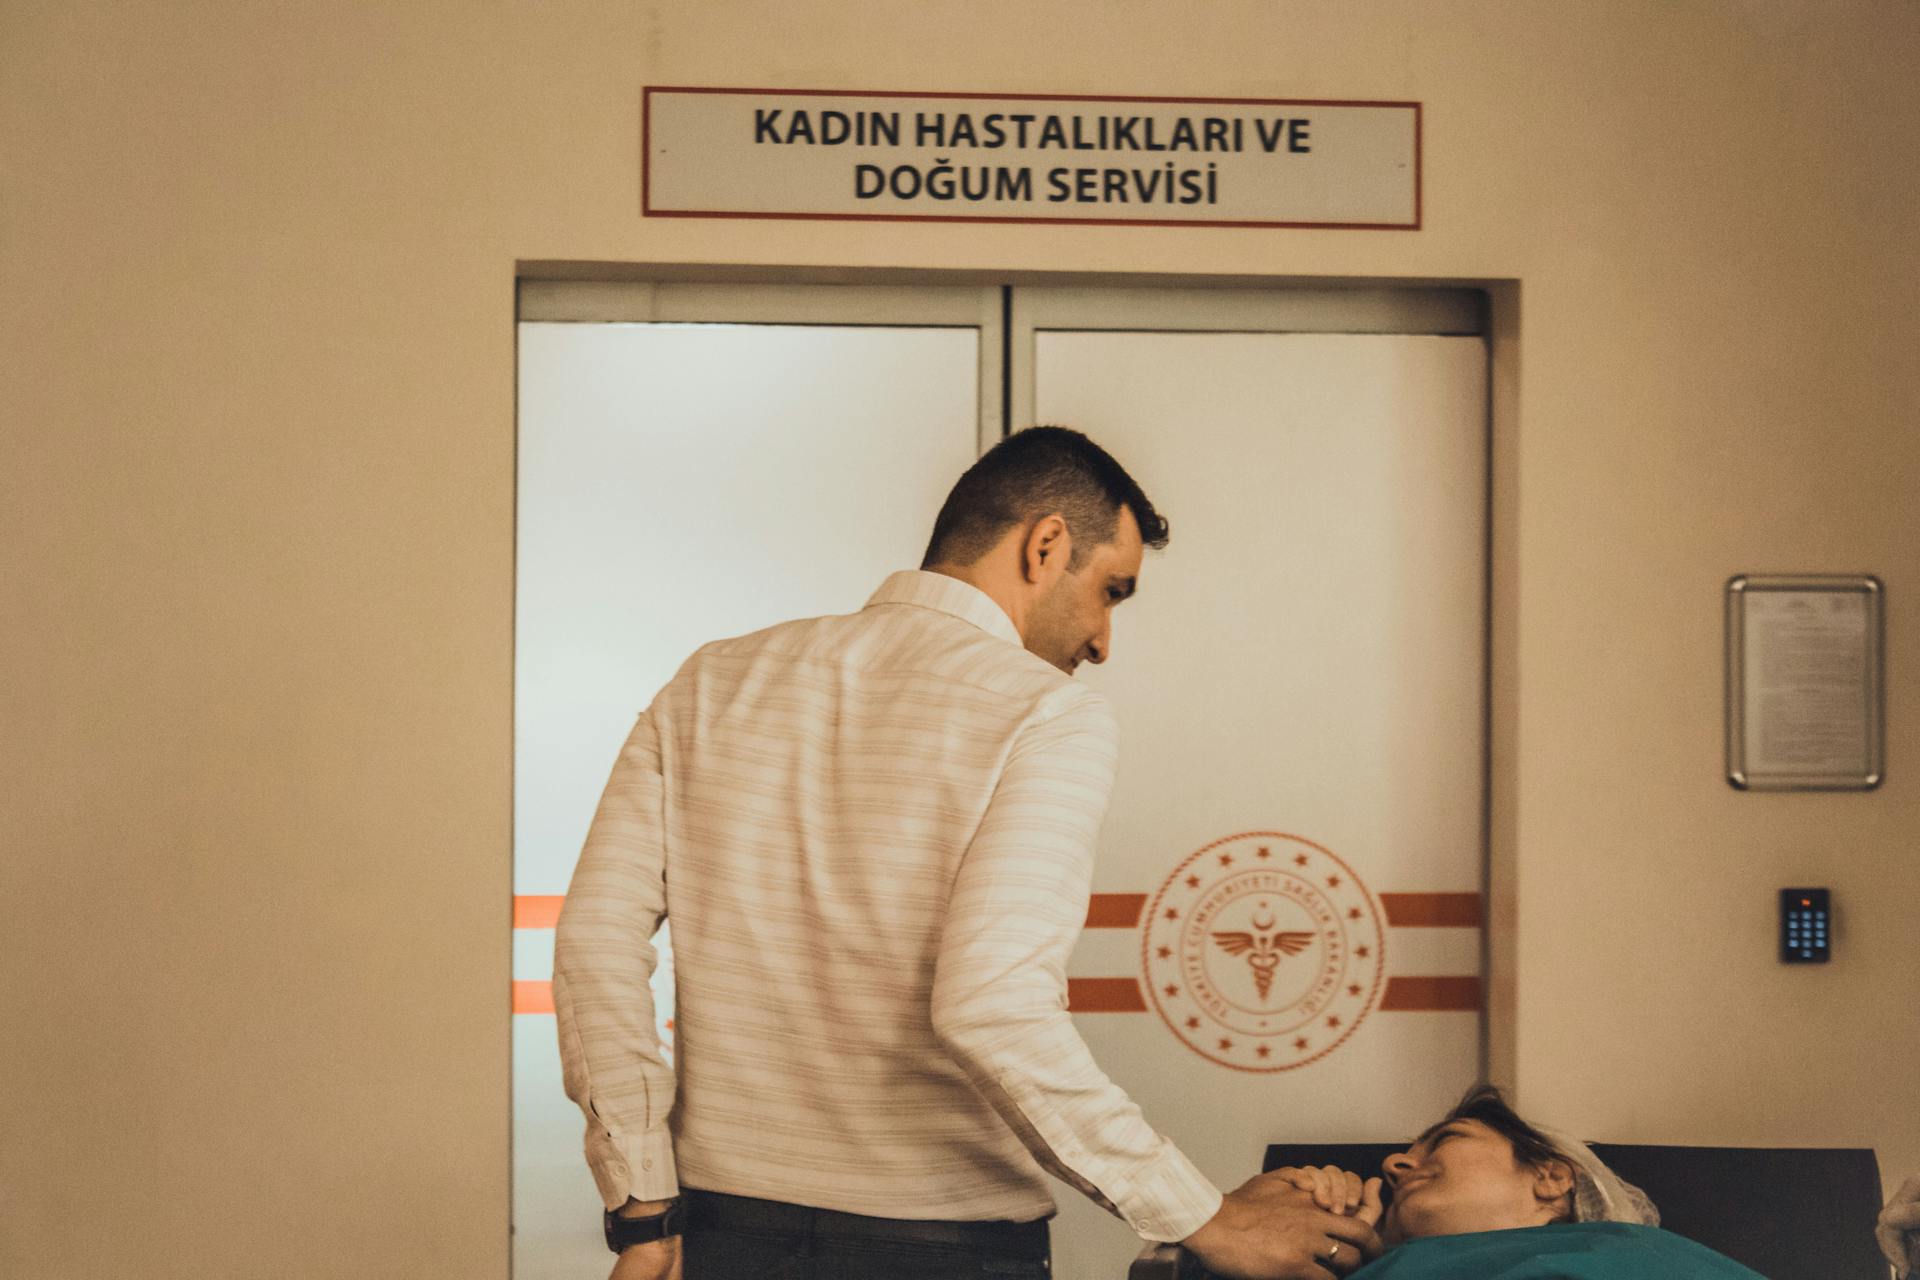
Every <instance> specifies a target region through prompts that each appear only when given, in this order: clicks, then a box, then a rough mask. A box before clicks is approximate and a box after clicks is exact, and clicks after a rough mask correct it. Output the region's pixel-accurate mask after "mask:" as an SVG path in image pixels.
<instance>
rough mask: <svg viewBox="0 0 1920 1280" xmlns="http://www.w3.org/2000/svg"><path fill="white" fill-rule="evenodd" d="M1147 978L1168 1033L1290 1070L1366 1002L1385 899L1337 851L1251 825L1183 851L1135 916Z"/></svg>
mask: <svg viewBox="0 0 1920 1280" xmlns="http://www.w3.org/2000/svg"><path fill="white" fill-rule="evenodd" d="M1141 939H1142V946H1143V948H1144V959H1145V969H1146V987H1147V990H1148V991H1149V992H1151V993H1152V999H1153V1004H1154V1007H1155V1008H1156V1009H1158V1010H1159V1012H1160V1016H1161V1017H1162V1018H1163V1019H1165V1020H1166V1023H1167V1025H1168V1026H1169V1027H1171V1028H1172V1029H1173V1033H1174V1034H1175V1035H1177V1036H1179V1037H1180V1039H1181V1041H1182V1042H1183V1043H1184V1044H1186V1046H1187V1047H1188V1048H1190V1049H1192V1050H1193V1051H1194V1052H1195V1053H1197V1054H1199V1055H1200V1056H1201V1057H1203V1058H1207V1059H1210V1060H1212V1061H1214V1062H1217V1063H1219V1064H1220V1065H1221V1066H1225V1067H1232V1068H1234V1069H1235V1070H1238V1071H1286V1070H1288V1069H1289V1068H1292V1067H1301V1066H1305V1065H1306V1064H1307V1063H1309V1062H1312V1061H1314V1060H1315V1059H1317V1058H1322V1057H1325V1056H1326V1055H1327V1054H1329V1053H1332V1052H1333V1051H1334V1050H1335V1049H1337V1048H1339V1047H1340V1045H1341V1043H1342V1042H1343V1041H1345V1040H1346V1038H1347V1037H1348V1036H1350V1035H1352V1034H1353V1029H1354V1028H1355V1027H1356V1026H1358V1025H1360V1020H1361V1019H1362V1018H1364V1017H1366V1015H1367V1011H1368V1010H1369V1009H1371V1008H1372V1007H1373V1001H1374V996H1375V995H1376V994H1377V993H1378V991H1379V987H1380V980H1381V978H1380V975H1381V973H1382V972H1383V969H1382V964H1381V961H1382V959H1383V957H1382V955H1381V949H1382V943H1383V942H1384V941H1385V939H1386V931H1385V930H1384V929H1383V928H1382V927H1381V918H1380V909H1379V907H1378V906H1377V905H1376V904H1375V902H1374V900H1373V895H1372V894H1371V893H1369V892H1367V887H1366V886H1365V885H1364V884H1362V883H1361V882H1360V878H1359V877H1358V876H1356V875H1354V873H1353V868H1352V867H1349V866H1348V865H1347V864H1346V863H1344V862H1342V861H1341V860H1340V859H1339V858H1338V857H1336V856H1334V854H1333V852H1332V851H1331V850H1328V849H1324V848H1322V847H1321V846H1319V845H1317V844H1315V843H1313V842H1312V841H1311V840H1303V839H1301V838H1300V837H1299V836H1290V835H1285V834H1283V833H1281V832H1278V831H1249V832H1243V833H1242V834H1240V835H1236V836H1228V837H1227V838H1226V839H1224V840H1216V841H1214V842H1213V843H1212V844H1210V845H1207V846H1206V847H1205V848H1203V849H1201V850H1199V851H1198V852H1196V853H1194V854H1192V855H1191V856H1189V857H1188V858H1187V859H1186V861H1184V862H1182V863H1181V864H1180V865H1179V867H1178V868H1176V869H1175V870H1174V873H1173V874H1172V875H1171V876H1169V877H1168V878H1167V882H1166V883H1165V884H1163V885H1161V886H1160V891H1159V892H1158V893H1156V894H1154V896H1153V900H1152V902H1151V903H1150V904H1149V905H1148V908H1147V914H1146V917H1145V919H1144V920H1143V921H1142V927H1141Z"/></svg>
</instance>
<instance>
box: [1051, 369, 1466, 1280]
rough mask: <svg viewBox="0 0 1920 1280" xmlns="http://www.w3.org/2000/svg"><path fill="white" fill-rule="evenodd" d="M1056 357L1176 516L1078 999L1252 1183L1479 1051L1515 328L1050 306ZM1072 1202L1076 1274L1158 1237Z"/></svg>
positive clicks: (1134, 639)
mask: <svg viewBox="0 0 1920 1280" xmlns="http://www.w3.org/2000/svg"><path fill="white" fill-rule="evenodd" d="M1035 356H1036V367H1037V370H1038V373H1037V378H1036V388H1035V404H1036V406H1037V408H1038V415H1037V416H1038V417H1039V418H1040V419H1041V420H1042V421H1050V422H1062V423H1067V424H1070V425H1075V426H1079V427H1083V428H1084V429H1085V430H1087V431H1088V432H1089V433H1090V434H1092V435H1093V436H1094V437H1095V438H1096V439H1097V440H1099V441H1100V442H1101V443H1102V444H1104V445H1106V446H1107V447H1108V448H1109V449H1111V450H1112V451H1113V452H1114V454H1115V455H1116V456H1117V457H1119V458H1120V459H1121V461H1122V462H1123V463H1124V464H1125V465H1126V466H1127V467H1128V469H1129V470H1130V471H1132V472H1133V474H1134V475H1135V476H1137V477H1138V478H1139V479H1140V481H1141V483H1142V485H1143V486H1144V487H1145V489H1146V490H1147V492H1148V493H1149V494H1150V495H1151V496H1152V497H1153V499H1154V501H1155V502H1156V504H1158V505H1159V506H1160V507H1161V508H1162V509H1163V510H1164V511H1165V513H1166V514H1167V515H1168V517H1169V518H1170V520H1171V521H1172V526H1173V542H1172V545H1171V546H1170V547H1169V548H1168V550H1167V551H1166V552H1164V553H1161V554H1152V553H1150V554H1149V555H1148V558H1147V563H1146V567H1145V570H1144V572H1143V574H1142V578H1141V589H1140V595H1139V597H1138V599H1136V600H1135V601H1133V602H1131V603H1129V604H1127V605H1125V606H1124V607H1122V608H1121V609H1120V610H1119V612H1118V613H1117V614H1116V615H1115V623H1114V636H1113V656H1112V658H1111V660H1110V661H1109V662H1108V663H1107V664H1106V665H1104V666H1101V667H1096V668H1083V669H1082V678H1083V679H1086V680H1087V681H1088V682H1089V683H1091V684H1093V685H1095V686H1096V687H1098V688H1100V689H1101V690H1102V691H1103V692H1105V693H1107V694H1108V695H1109V696H1110V697H1111V698H1112V699H1113V701H1114V703H1115V706H1116V709H1117V711H1118V714H1119V718H1120V726H1121V770H1120V775H1119V779H1118V782H1117V785H1116V788H1115V795H1114V800H1113V805H1112V808H1111V810H1110V811H1109V814H1108V817H1107V822H1106V825H1105V827H1104V829H1103V833H1102V837H1101V850H1100V861H1099V866H1098V871H1097V873H1096V880H1095V891H1096V899H1095V908H1096V910H1095V917H1094V927H1091V928H1089V929H1088V930H1087V931H1086V933H1085V934H1083V936H1082V939H1081V942H1080V944H1079V946H1078V947H1077V948H1076V950H1075V952H1074V956H1073V961H1072V965H1071V968H1070V971H1069V972H1070V976H1071V977H1072V978H1073V979H1074V980H1075V982H1076V984H1077V987H1078V990H1079V991H1081V992H1084V993H1086V994H1087V996H1088V999H1087V1000H1081V999H1078V998H1076V1000H1075V1002H1074V1004H1075V1020H1076V1022H1077V1024H1078V1025H1079V1027H1080V1029H1081V1032H1082V1034H1083V1035H1084V1036H1085V1037H1086V1039H1087V1042H1088V1043H1089V1044H1090V1045H1091V1046H1092V1048H1093V1051H1094V1055H1095V1057H1096V1058H1097V1060H1098V1061H1099V1062H1100V1063H1101V1065H1102V1066H1103V1067H1105V1068H1106V1069H1107V1071H1108V1072H1109V1073H1110V1074H1111V1075H1112V1076H1113V1077H1114V1078H1115V1079H1116V1080H1117V1081H1118V1082H1119V1083H1120V1084H1121V1085H1122V1086H1123V1087H1125V1088H1126V1089H1127V1090H1128V1092H1129V1093H1130V1094H1131V1095H1132V1096H1133V1098H1134V1100H1135V1101H1137V1102H1138V1103H1140V1104H1141V1106H1142V1108H1143V1109H1144V1110H1145V1112H1146V1115H1147V1117H1148V1118H1149V1119H1150V1120H1151V1121H1152V1122H1153V1123H1154V1124H1155V1125H1156V1126H1158V1127H1159V1128H1161V1129H1162V1131H1163V1132H1166V1133H1167V1134H1168V1135H1169V1136H1171V1137H1172V1138H1174V1139H1175V1140H1176V1141H1177V1142H1178V1143H1179V1144H1180V1146H1181V1147H1182V1149H1183V1150H1185V1151H1186V1152H1187V1154H1188V1155H1190V1156H1192V1157H1193V1158H1194V1159H1195V1160H1196V1162H1197V1163H1198V1164H1199V1165H1200V1166H1201V1168H1202V1169H1204V1170H1205V1171H1206V1172H1207V1173H1208V1174H1209V1175H1210V1176H1212V1177H1213V1178H1214V1179H1215V1180H1216V1181H1217V1182H1219V1183H1220V1184H1221V1185H1222V1186H1232V1185H1235V1184H1237V1183H1238V1182H1240V1181H1241V1180H1243V1179H1244V1178H1246V1177H1247V1176H1249V1175H1250V1174H1252V1173H1254V1172H1257V1171H1258V1169H1259V1167H1260V1161H1261V1157H1262V1154H1263V1152H1264V1148H1265V1145H1266V1144H1267V1143H1268V1142H1270V1141H1274V1140H1278V1139H1281V1138H1290V1139H1297V1140H1309V1139H1352V1140H1365V1139H1382V1140H1385V1139H1394V1138H1398V1137H1403V1136H1409V1135H1411V1134H1412V1133H1413V1132H1414V1131H1416V1130H1417V1129H1419V1128H1420V1127H1422V1126H1423V1125H1424V1124H1426V1123H1427V1122H1429V1121H1431V1120H1432V1119H1434V1118H1435V1117H1436V1116H1437V1115H1438V1114H1439V1113H1440V1112H1441V1111H1442V1110H1443V1109H1444V1108H1445V1106H1446V1105H1447V1104H1448V1103H1450V1102H1451V1101H1452V1100H1453V1099H1454V1098H1455V1097H1457V1096H1458V1094H1459V1092H1460V1090H1461V1089H1462V1088H1464V1087H1465V1086H1466V1085H1467V1084H1469V1083H1470V1082H1471V1081H1472V1080H1473V1079H1474V1076H1475V1074H1476V1071H1477V1068H1478V1061H1479V1042H1480V1018H1479V1013H1478V996H1477V981H1478V977H1479V974H1480V934H1479V929H1478V928H1477V927H1476V926H1477V919H1478V906H1479V903H1478V895H1479V892H1480V886H1481V874H1482V866H1483V854H1482V850H1483V846H1484V837H1483V832H1482V818H1481V804H1482V795H1483V772H1484V764H1483V730H1482V716H1483V708H1484V689H1483V676H1482V671H1483V634H1484V627H1485V599H1484V581H1485V567H1484V566H1485V527H1486V524H1485V498H1484V494H1485V477H1486V452H1485V450H1486V445H1485V439H1486V437H1485V422H1486V410H1485V403H1486V393H1485V375H1484V369H1485V359H1486V354H1485V347H1484V346H1483V345H1482V343H1481V342H1480V340H1479V339H1477V338H1452V337H1447V338H1442V337H1410V336H1380V335H1352V334H1260V333H1118V332H1115V333H1101V332H1042V333H1039V334H1037V335H1036V336H1035ZM1203 851H1204V852H1203ZM1103 904H1104V905H1103ZM1169 913H1172V914H1171V915H1170V914H1169ZM1269 944H1272V945H1269ZM1122 997H1124V998H1122ZM1096 998H1097V999H1096ZM1100 1002H1104V1006H1105V1007H1104V1009H1100V1010H1098V1011H1096V1010H1095V1009H1094V1007H1093V1006H1094V1005H1095V1004H1096V1003H1100ZM1058 1198H1059V1200H1060V1203H1061V1216H1060V1218H1059V1220H1058V1221H1057V1223H1056V1226H1055V1232H1054V1256H1055V1260H1056V1267H1057V1272H1058V1274H1059V1275H1061V1276H1062V1277H1064V1278H1066V1280H1110V1278H1111V1277H1114V1276H1119V1275H1124V1274H1125V1271H1126V1261H1127V1258H1128V1257H1130V1256H1131V1255H1132V1253H1133V1252H1135V1251H1136V1250H1137V1248H1138V1244H1137V1241H1135V1239H1134V1237H1133V1234H1132V1232H1131V1231H1129V1230H1128V1229H1127V1228H1126V1227H1125V1226H1123V1225H1120V1224H1118V1223H1115V1222H1114V1221H1113V1220H1112V1219H1110V1218H1108V1217H1107V1216H1106V1215H1104V1214H1103V1213H1101V1212H1100V1211H1099V1210H1097V1209H1094V1208H1092V1207H1091V1206H1089V1205H1088V1204H1087V1203H1086V1202H1085V1201H1084V1200H1082V1199H1081V1198H1080V1197H1077V1196H1072V1195H1064V1194H1063V1195H1061V1196H1059V1197H1058Z"/></svg>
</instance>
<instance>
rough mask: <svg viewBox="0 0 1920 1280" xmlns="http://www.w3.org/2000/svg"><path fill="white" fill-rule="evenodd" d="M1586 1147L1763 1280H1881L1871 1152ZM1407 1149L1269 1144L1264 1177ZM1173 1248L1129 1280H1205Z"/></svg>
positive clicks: (1689, 1232) (1154, 1250)
mask: <svg viewBox="0 0 1920 1280" xmlns="http://www.w3.org/2000/svg"><path fill="white" fill-rule="evenodd" d="M1592 1146H1593V1149H1594V1151H1595V1152H1596V1153H1598V1154H1599V1156H1600V1158H1601V1159H1602V1160H1605V1161H1606V1162H1607V1164H1608V1165H1609V1166H1610V1167H1611V1168H1612V1169H1613V1170H1614V1172H1616V1173H1618V1174H1619V1175H1620V1176H1621V1177H1623V1178H1625V1179H1626V1180H1627V1181H1629V1182H1632V1183H1635V1184H1637V1185H1638V1186H1640V1187H1641V1188H1642V1189H1643V1190H1645V1191H1646V1193H1647V1194H1648V1195H1649V1196H1651V1197H1653V1202H1654V1203H1655V1204H1656V1205H1658V1206H1659V1207H1660V1219H1661V1222H1660V1225H1661V1226H1663V1227H1665V1228H1666V1229H1667V1230H1669V1231H1672V1232H1675V1233H1677V1234H1679V1235H1683V1236H1686V1237H1687V1238H1688V1239H1691V1240H1696V1241H1698V1242H1699V1243H1701V1244H1704V1245H1706V1246H1708V1247H1709V1248H1712V1249H1716V1250H1718V1251H1719V1252H1721V1253H1724V1254H1725V1255H1727V1256H1728V1257H1729V1258H1732V1259H1733V1260H1734V1261H1736V1262H1739V1263H1742V1264H1744V1265H1746V1266H1748V1267H1751V1268H1752V1269H1753V1270H1755V1271H1758V1272H1759V1273H1760V1274H1761V1275H1763V1276H1766V1277H1768V1280H1888V1276H1889V1274H1890V1273H1889V1271H1888V1268H1887V1263H1886V1260H1885V1259H1884V1258H1882V1257H1881V1256H1880V1251H1879V1249H1878V1248H1877V1247H1876V1246H1875V1244H1874V1240H1873V1224H1874V1219H1875V1217H1876V1216H1877V1215H1878V1214H1879V1211H1880V1201H1881V1189H1880V1166H1879V1161H1878V1160H1877V1159H1876V1158H1875V1156H1874V1153H1873V1151H1872V1149H1871V1148H1845V1147H1817V1148H1805V1147H1655V1146H1633V1145H1622V1144H1617V1143H1604V1142H1596V1143H1593V1144H1592ZM1405 1149H1406V1144H1405V1143H1397V1144H1395V1143H1275V1144H1273V1145H1272V1146H1270V1147H1268V1148H1267V1156H1266V1160H1265V1161H1264V1162H1263V1164H1262V1165H1261V1168H1262V1169H1263V1170H1272V1169H1279V1168H1283V1167H1287V1166H1294V1167H1310V1166H1315V1165H1327V1164H1331V1165H1338V1166H1339V1167H1340V1168H1343V1169H1352V1170H1354V1171H1355V1172H1359V1173H1365V1174H1372V1173H1376V1172H1378V1171H1379V1168H1380V1162H1381V1161H1382V1160H1384V1159H1385V1158H1386V1157H1387V1156H1389V1155H1391V1154H1392V1153H1393V1152H1395V1151H1402V1150H1405ZM1207 1276H1208V1272H1207V1270H1206V1269H1205V1268H1204V1267H1202V1266H1201V1265H1200V1263H1199V1260H1198V1259H1196V1258H1195V1257H1193V1256H1192V1255H1191V1254H1189V1253H1187V1252H1186V1251H1185V1250H1184V1249H1182V1248H1180V1246H1178V1245H1154V1246H1150V1247H1148V1248H1147V1249H1146V1250H1145V1251H1144V1252H1142V1253H1141V1254H1140V1256H1139V1257H1138V1258H1136V1259H1134V1262H1133V1265H1132V1267H1131V1268H1130V1269H1129V1270H1128V1272H1127V1280H1206V1277H1207Z"/></svg>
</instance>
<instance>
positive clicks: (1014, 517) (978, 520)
mask: <svg viewBox="0 0 1920 1280" xmlns="http://www.w3.org/2000/svg"><path fill="white" fill-rule="evenodd" d="M1121 507H1125V508H1127V509H1128V510H1129V511H1131V512H1133V518H1134V520H1135V521H1137V522H1138V523H1139V525H1140V539H1141V541H1142V542H1144V543H1146V545H1148V546H1150V547H1153V548H1154V549H1155V550H1158V549H1159V548H1161V547H1164V546H1166V545H1167V539H1168V528H1167V521H1166V518H1165V517H1164V516H1162V515H1161V514H1160V513H1159V512H1157V511H1155V510H1154V509H1153V504H1152V503H1151V502H1149V501H1147V495H1146V494H1145V493H1143V492H1142V491H1141V489H1140V485H1139V484H1138V482H1136V481H1135V480H1134V478H1133V477H1132V476H1130V475H1128V474H1127V472H1126V468H1124V467H1122V466H1121V465H1120V464H1119V463H1118V462H1116V461H1114V459H1113V455H1112V454H1110V453H1108V452H1107V451H1106V450H1105V449H1102V448H1101V447H1100V446H1099V445H1097V444H1095V443H1094V442H1093V441H1091V440H1089V439H1087V437H1086V436H1084V435H1082V434H1081V433H1080V432H1078V431H1073V430H1070V429H1068V428H1066V427H1029V428H1027V429H1026V430H1025V431H1021V432H1017V433H1015V434H1013V435H1010V436H1008V437H1007V438H1006V439H1005V440H1002V441H1001V442H1000V443H999V444H997V445H995V446H993V448H991V449H989V450H987V452H986V453H985V454H984V455H982V456H981V458H980V461H978V462H976V463H974V464H973V465H972V466H971V467H968V468H967V470H966V474H964V475H962V476H961V477H960V479H959V480H958V481H956V482H955V483H954V486H953V491H952V492H951V493H949V494H948V495H947V501H946V504H945V505H944V506H942V507H941V508H940V515H939V518H938V519H936V520H935V521H934V522H933V537H932V538H931V539H930V540H929V541H928V543H927V554H926V557H925V558H924V559H923V560H922V561H921V567H922V568H926V567H928V566H930V565H936V564H955V565H964V564H972V563H973V562H974V561H976V560H978V559H979V558H980V557H981V556H983V555H985V554H986V553H987V552H989V551H991V550H992V549H993V547H994V544H995V543H997V542H999V541H1000V539H1001V538H1003V537H1005V536H1006V532H1007V529H1008V528H1009V527H1011V526H1013V525H1019V524H1026V523H1028V522H1029V521H1033V520H1038V519H1040V518H1042V517H1043V516H1048V515H1052V514H1053V513H1054V512H1056V511H1057V512H1059V513H1060V515H1061V517H1062V518H1063V519H1065V520H1066V522H1067V532H1068V533H1070V534H1072V535H1073V555H1072V556H1071V557H1069V558H1068V561H1067V568H1068V569H1069V570H1075V569H1078V568H1079V567H1080V565H1081V563H1082V562H1083V561H1084V560H1085V559H1086V557H1087V555H1088V553H1089V552H1091V551H1092V550H1093V549H1094V548H1095V547H1098V546H1103V545H1105V544H1106V543H1109V542H1112V541H1113V537H1114V534H1115V532H1117V531H1118V529H1119V527H1120V508H1121Z"/></svg>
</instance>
